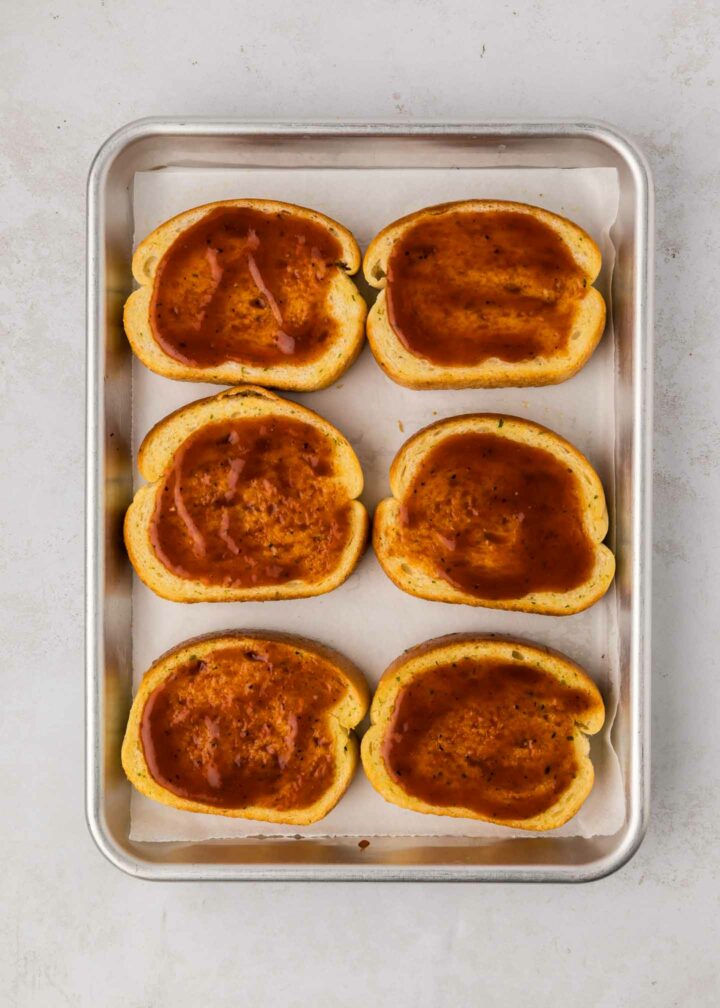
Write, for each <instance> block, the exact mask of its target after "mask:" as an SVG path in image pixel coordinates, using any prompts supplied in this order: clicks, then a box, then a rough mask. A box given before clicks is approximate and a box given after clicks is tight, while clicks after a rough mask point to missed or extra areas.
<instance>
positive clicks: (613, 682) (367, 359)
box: [130, 168, 625, 840]
mask: <svg viewBox="0 0 720 1008" xmlns="http://www.w3.org/2000/svg"><path fill="white" fill-rule="evenodd" d="M244 196H255V197H266V198H275V199H280V200H286V201H288V202H291V203H299V204H302V205H305V206H309V207H313V208H315V209H317V210H321V211H323V212H324V213H327V214H329V215H330V216H331V217H335V218H337V219H338V220H339V221H341V222H342V223H343V224H345V225H346V226H347V227H349V228H350V230H351V231H352V232H353V233H354V234H355V236H356V238H357V240H358V242H359V243H360V245H361V247H362V248H363V250H364V248H365V247H366V246H367V244H368V243H369V241H370V239H371V238H372V237H373V235H374V234H375V233H376V232H377V231H379V230H380V229H381V228H382V227H383V226H385V225H386V224H388V223H390V222H391V221H393V220H395V219H396V218H397V217H400V216H402V215H403V214H406V213H410V212H411V211H413V210H417V209H419V208H421V207H423V206H427V205H430V204H433V203H441V202H445V201H447V200H453V199H467V198H474V197H477V198H482V197H485V198H498V199H514V200H520V201H522V202H527V203H534V204H537V205H539V206H543V207H546V208H547V209H549V210H553V211H556V212H559V213H561V214H563V215H565V216H567V217H569V218H570V219H571V220H573V221H576V222H577V223H578V224H580V225H581V226H582V227H583V228H585V229H586V230H587V231H588V232H589V233H590V234H591V235H592V237H593V238H594V239H595V240H596V241H597V242H598V244H599V245H600V248H601V250H602V255H603V271H602V274H601V276H600V278H599V281H598V287H599V288H600V290H601V292H602V293H603V295H604V296H605V298H606V300H608V299H609V288H610V284H609V281H610V276H611V273H612V268H613V263H614V258H615V252H614V249H613V246H612V243H611V241H610V236H609V231H610V228H611V226H612V224H613V222H614V220H615V217H616V214H617V207H618V182H617V176H616V172H615V170H614V169H612V168H593V169H585V168H582V169H545V168H541V169H528V168H523V169H494V168H492V169H457V170H448V169H440V170H439V169H428V170H424V169H423V170H418V169H412V170H404V169H390V170H389V169H307V170H305V169H258V170H256V169H229V170H225V169H200V170H196V169H173V168H167V169H163V170H160V171H155V172H143V173H139V174H137V175H136V176H135V185H134V214H135V237H136V241H139V240H141V239H142V238H143V237H144V236H145V235H146V234H147V233H148V232H150V231H151V230H152V229H153V228H155V227H156V226H157V225H158V224H160V223H161V222H162V221H164V220H166V219H167V218H168V217H171V216H173V215H174V214H176V213H180V212H181V211H183V210H186V209H188V208H190V207H193V206H197V205H198V204H201V203H207V202H210V201H212V200H217V199H228V198H232V197H244ZM133 368H134V370H133V383H134V386H133V387H134V391H133V450H134V451H137V447H138V445H139V444H140V441H141V440H142V438H143V437H144V435H145V434H146V433H147V431H148V430H149V428H150V427H151V426H152V425H153V424H154V423H155V422H156V421H158V420H159V419H161V418H162V417H163V416H165V415H166V414H167V413H169V412H171V411H172V410H174V409H176V408H177V407H178V406H181V405H183V404H184V403H188V402H191V401H193V400H194V399H198V398H200V397H201V396H205V395H211V394H213V393H215V392H217V391H219V387H218V386H212V385H205V384H190V383H186V382H176V381H170V380H168V379H165V378H161V377H159V376H157V375H154V374H152V373H151V372H150V371H148V370H147V369H146V368H144V367H143V365H142V364H140V363H139V362H138V361H137V360H135V361H134V362H133ZM289 398H293V399H297V401H298V402H302V403H304V404H306V405H308V406H310V407H311V408H312V409H314V410H316V411H317V412H318V413H320V414H322V416H324V417H326V418H327V419H328V420H330V421H331V422H332V423H333V424H335V425H336V426H337V427H338V428H339V429H340V430H341V431H342V432H343V433H344V434H345V435H346V436H347V437H348V438H349V440H350V441H351V443H352V445H353V447H354V448H355V450H356V452H357V454H358V456H359V458H360V462H361V464H362V467H363V471H364V473H365V492H364V494H363V501H364V502H365V504H366V506H367V507H368V510H369V511H370V512H371V513H372V510H373V508H374V507H375V505H376V504H377V502H378V501H379V500H381V498H383V497H385V496H387V495H388V493H389V486H388V475H387V474H388V470H389V467H390V463H391V461H392V459H393V457H394V455H395V453H396V452H397V450H398V449H399V448H400V446H401V445H402V443H403V442H404V441H405V439H406V438H407V437H409V436H410V435H411V434H412V433H414V432H415V431H417V430H418V429H419V428H421V427H423V426H425V425H426V424H428V423H431V422H433V421H434V420H437V419H441V418H443V417H450V416H454V415H456V414H459V413H467V412H473V411H476V412H477V411H481V410H490V411H499V412H506V413H512V414H516V415H518V416H521V417H526V418H528V419H533V420H537V421H539V422H540V423H543V424H546V425H547V426H548V427H551V428H552V429H553V430H556V431H558V433H560V434H562V435H564V436H566V437H567V438H569V439H570V440H571V441H572V442H573V443H574V444H575V445H576V446H577V447H578V448H579V449H580V450H581V451H582V452H583V453H584V454H586V455H587V456H588V458H589V459H590V460H591V462H592V463H593V464H594V465H595V467H596V469H597V470H598V472H599V474H600V477H601V479H602V480H603V484H604V486H605V490H606V493H607V497H608V506H609V509H610V513H611V527H612V512H613V499H614V479H613V451H614V437H615V429H614V401H613V400H614V339H613V332H612V327H611V325H608V329H607V331H606V333H605V336H604V338H603V340H602V343H601V344H600V346H599V348H598V350H597V351H596V352H595V354H594V356H593V358H592V360H591V361H590V363H589V364H588V365H587V366H586V367H585V368H583V370H582V371H581V372H580V373H579V374H578V375H577V376H576V377H575V378H572V379H571V380H570V381H568V382H565V383H564V384H562V385H557V386H554V387H549V388H538V389H495V390H487V391H485V390H482V389H478V390H468V391H450V392H433V391H429V392H417V391H411V390H408V389H404V388H402V387H401V386H399V385H395V384H394V383H393V382H391V381H390V380H389V379H388V378H386V377H385V376H384V375H383V373H382V372H381V370H380V368H379V367H378V366H377V365H376V364H375V362H374V359H373V357H372V355H371V353H370V351H369V349H368V348H367V347H366V348H365V349H364V351H363V353H362V355H361V357H360V358H359V360H358V361H357V363H356V364H355V365H354V366H353V367H352V368H351V369H350V371H348V372H347V373H346V374H345V375H344V376H343V377H342V378H341V379H340V380H339V381H338V383H337V384H336V385H334V386H332V387H331V388H329V389H326V390H325V391H322V392H314V393H309V394H305V395H298V396H290V397H289ZM136 480H137V474H136ZM616 617H617V613H616V600H615V592H614V589H612V588H611V590H610V591H609V592H608V594H607V595H606V596H605V598H604V599H602V600H601V601H600V602H598V603H597V604H596V605H594V606H593V607H592V608H591V609H589V610H587V611H586V612H584V613H580V614H578V615H575V616H565V617H561V618H559V617H552V616H540V615H532V614H523V613H509V612H499V611H493V610H490V609H475V608H472V607H469V606H459V605H445V604H442V603H438V602H426V601H423V600H421V599H416V598H413V597H411V596H409V595H405V594H404V593H403V592H401V591H399V589H397V588H396V587H395V586H394V585H393V584H392V583H391V582H390V581H389V579H388V578H387V577H386V576H385V574H384V573H383V572H382V570H381V568H380V567H379V565H378V563H377V560H376V559H375V556H374V554H373V552H372V549H368V551H367V553H366V554H365V556H364V558H363V560H362V561H361V563H360V566H359V568H358V569H357V570H356V572H355V573H354V574H353V575H352V576H351V577H350V579H349V580H348V581H347V582H346V583H345V584H344V585H342V586H341V587H340V588H338V589H336V590H335V591H333V592H330V593H329V594H327V595H323V596H320V597H318V598H312V599H300V600H295V601H284V602H245V603H228V604H211V603H200V604H195V605H181V604H177V603H173V602H167V601H164V600H163V599H160V598H157V597H156V596H155V595H153V593H152V592H150V591H149V590H148V589H147V588H145V587H144V586H143V585H142V584H141V583H140V582H139V581H138V580H137V579H135V584H134V589H133V645H134V653H133V662H134V686H135V687H137V684H138V682H139V681H140V679H141V678H142V675H143V673H144V671H145V670H146V669H147V668H148V667H149V665H150V664H151V663H152V661H153V660H154V659H155V658H157V657H158V656H159V655H160V654H161V653H162V652H163V651H165V650H167V649H168V648H170V647H172V646H174V645H176V644H179V643H181V642H182V641H184V640H185V639H187V638H189V637H193V636H195V635H196V634H201V633H207V632H209V631H219V630H225V629H229V628H244V629H272V630H284V631H287V632H290V633H293V632H295V633H300V634H303V635H305V636H307V637H312V638H315V639H317V640H319V641H323V642H324V643H325V644H329V645H331V646H333V647H335V648H337V649H338V650H339V651H341V652H343V653H344V654H345V655H347V657H348V658H350V659H351V660H352V661H354V662H356V663H357V665H358V666H359V667H360V668H361V669H362V670H363V671H364V673H365V675H366V677H367V679H368V682H369V683H370V686H371V688H372V687H373V686H374V685H375V683H376V682H377V680H378V679H379V678H380V675H381V674H382V672H383V670H384V669H385V668H386V666H387V665H388V664H389V663H390V662H391V661H392V660H393V659H394V658H396V657H397V656H398V655H399V654H400V653H401V652H402V651H403V650H404V649H406V648H408V647H410V646H412V645H414V644H418V643H420V642H421V641H425V640H428V639H429V638H431V637H436V636H439V635H441V634H446V633H452V632H456V631H480V632H487V631H495V632H499V633H505V634H517V635H520V636H522V637H526V638H529V639H531V640H536V641H538V642H540V643H543V644H549V645H551V646H553V647H556V648H558V649H560V650H561V651H564V652H566V653H567V654H568V655H570V657H572V658H573V659H575V660H576V661H578V662H579V663H580V664H581V665H582V666H584V667H585V668H586V669H587V670H588V672H589V673H590V675H592V677H593V678H594V679H595V681H596V682H597V684H598V686H599V687H600V689H601V691H602V693H603V696H604V698H605V702H606V706H607V714H608V716H607V720H606V724H605V728H604V729H603V732H602V734H601V735H599V736H596V738H595V739H593V743H592V759H593V762H594V765H595V771H596V782H595V787H594V789H593V791H592V794H591V795H590V797H589V798H588V800H587V801H586V803H585V805H584V806H583V808H582V809H581V811H580V812H579V813H578V814H577V815H576V816H575V817H574V818H573V819H572V820H571V821H570V822H569V823H567V824H566V825H565V826H564V827H562V828H561V829H559V830H556V831H555V832H556V833H557V834H558V835H562V836H584V837H589V836H594V835H609V834H613V833H615V832H616V831H617V830H618V829H619V828H620V827H621V825H622V823H623V821H624V814H625V808H624V793H623V787H622V780H621V775H620V768H619V764H618V761H617V757H616V755H615V753H614V751H613V749H612V747H611V744H610V728H611V726H612V722H613V719H614V715H615V709H616V703H617V695H618V681H619V668H618V648H617V618H616ZM131 816H132V826H131V834H130V835H131V837H132V839H134V840H202V839H210V838H213V837H244V836H261V835H263V836H268V835H274V836H278V835H279V836H283V835H284V836H292V835H298V834H299V835H302V836H341V835H344V836H363V837H364V836H377V835H400V836H409V835H413V836H417V835H432V836H437V835H447V836H483V837H489V836H503V837H507V836H509V835H512V833H511V831H510V830H508V829H505V828H503V827H498V826H492V825H488V824H484V823H478V822H475V821H473V820H462V819H450V818H445V817H441V816H426V815H420V814H419V813H416V812H409V811H406V810H404V809H400V808H396V807H395V806H394V805H390V804H388V803H386V802H385V801H384V800H383V799H382V798H381V797H380V796H379V795H378V794H376V792H375V791H373V789H372V788H371V786H370V784H369V783H368V781H367V780H366V778H365V775H364V774H363V772H362V768H358V772H357V774H356V775H355V778H354V780H353V783H352V784H351V786H350V788H349V790H348V792H347V793H346V795H345V796H344V797H343V798H342V799H341V801H340V803H339V804H338V805H337V807H336V808H335V809H334V810H333V811H332V812H331V813H330V815H328V816H327V817H326V818H325V819H323V820H322V821H320V822H319V823H316V824H315V825H313V826H309V827H295V826H274V825H271V824H267V823H258V822H250V821H246V820H242V819H227V818H224V817H222V816H214V815H201V814H200V815H199V814H194V813H190V812H181V811H178V810H176V809H172V808H168V807H166V806H164V805H160V804H157V803H155V802H152V801H150V800H148V799H147V798H144V797H143V796H142V795H140V794H138V793H136V792H133V796H132V808H131ZM523 835H524V836H527V835H528V834H527V833H524V834H523Z"/></svg>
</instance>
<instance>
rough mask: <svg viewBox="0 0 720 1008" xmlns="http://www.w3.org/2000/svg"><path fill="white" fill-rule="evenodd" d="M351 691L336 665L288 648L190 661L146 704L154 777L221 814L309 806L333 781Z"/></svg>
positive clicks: (271, 646)
mask: <svg viewBox="0 0 720 1008" xmlns="http://www.w3.org/2000/svg"><path fill="white" fill-rule="evenodd" d="M343 691H344V687H343V684H342V682H341V681H340V678H339V676H338V675H337V673H336V672H335V671H334V669H333V668H332V667H331V666H330V665H329V664H328V663H327V662H325V661H323V660H322V659H320V658H318V657H316V656H312V655H308V654H303V653H301V652H298V651H296V650H295V649H293V647H292V646H291V645H289V644H280V643H275V642H263V643H262V644H257V645H256V644H253V645H252V647H234V646H226V647H222V648H218V650H216V651H213V652H212V653H211V654H209V655H205V656H203V658H202V659H199V658H193V657H190V658H189V659H188V660H187V662H185V663H184V664H183V665H181V666H180V667H179V668H178V669H177V670H176V671H174V672H173V673H171V675H170V676H168V678H166V679H165V680H164V681H163V682H162V683H161V684H160V685H159V686H158V687H157V689H155V691H154V692H153V693H152V694H151V695H150V697H149V698H148V700H147V703H146V704H145V708H144V710H143V714H142V721H141V729H140V734H141V742H142V747H143V751H144V754H145V759H146V761H147V764H148V768H149V770H150V774H151V775H152V777H153V779H154V780H155V781H156V782H157V783H158V784H160V785H161V786H162V787H164V788H166V789H167V790H168V791H171V792H172V793H173V794H176V795H178V796H179V797H181V798H185V799H189V800H191V801H196V802H201V803H204V804H206V805H213V806H216V807H218V808H228V809H240V808H246V807H248V806H252V805H260V806H263V807H265V808H274V809H278V810H283V809H290V808H292V809H298V808H307V807H308V806H310V805H313V804H314V803H315V802H316V801H318V800H319V799H320V798H321V797H322V796H323V794H325V793H326V791H327V789H328V787H330V785H331V784H332V782H333V778H334V772H335V756H334V751H333V746H334V743H333V735H332V731H331V729H330V725H329V721H328V714H329V712H330V711H331V710H332V709H333V707H335V706H336V705H337V703H338V702H339V701H340V699H341V698H342V695H343Z"/></svg>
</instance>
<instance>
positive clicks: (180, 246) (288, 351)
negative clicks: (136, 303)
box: [150, 207, 342, 367]
mask: <svg viewBox="0 0 720 1008" xmlns="http://www.w3.org/2000/svg"><path fill="white" fill-rule="evenodd" d="M341 255H342V246H341V244H340V241H339V240H338V239H337V238H336V237H335V236H334V235H332V234H330V233H329V231H328V229H327V228H326V227H323V226H322V225H321V224H318V223H316V222H315V221H310V220H305V219H300V218H298V217H296V216H295V215H293V214H290V213H288V212H287V211H279V212H276V213H262V212H261V211H259V210H254V209H251V208H249V207H218V208H217V209H215V210H212V211H210V213H208V214H207V215H206V216H205V217H203V218H201V220H199V221H197V223H195V224H193V225H191V226H190V227H189V228H187V230H185V231H183V232H182V234H181V235H180V236H179V237H178V238H176V240H175V241H174V242H173V244H172V245H171V246H170V248H169V249H168V250H167V252H166V253H165V255H164V256H163V258H162V260H161V261H160V264H159V266H158V269H157V273H156V275H155V281H154V284H153V293H152V300H151V304H150V324H151V328H152V332H153V335H154V337H155V339H156V341H157V342H158V343H159V344H160V346H161V347H162V348H163V350H164V351H165V353H167V354H169V355H170V356H171V357H174V358H175V359H176V360H179V361H182V362H183V363H184V364H189V365H191V366H194V367H211V366H212V365H217V364H222V363H224V362H225V361H237V362H239V363H241V364H250V365H259V366H268V367H269V366H272V365H287V364H288V363H292V364H305V363H307V362H309V361H313V360H315V359H316V358H317V357H319V356H320V355H321V354H322V353H323V351H324V350H325V349H326V347H327V346H328V344H329V343H331V342H332V340H333V339H334V337H335V336H336V332H337V323H336V322H335V321H334V320H333V319H332V318H331V316H330V313H329V307H328V303H327V302H328V293H329V290H330V285H331V281H332V278H333V276H334V275H335V273H336V271H337V269H338V262H339V260H340V257H341Z"/></svg>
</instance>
